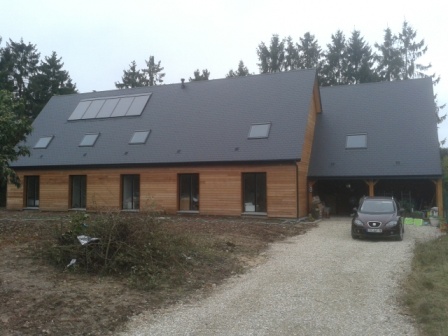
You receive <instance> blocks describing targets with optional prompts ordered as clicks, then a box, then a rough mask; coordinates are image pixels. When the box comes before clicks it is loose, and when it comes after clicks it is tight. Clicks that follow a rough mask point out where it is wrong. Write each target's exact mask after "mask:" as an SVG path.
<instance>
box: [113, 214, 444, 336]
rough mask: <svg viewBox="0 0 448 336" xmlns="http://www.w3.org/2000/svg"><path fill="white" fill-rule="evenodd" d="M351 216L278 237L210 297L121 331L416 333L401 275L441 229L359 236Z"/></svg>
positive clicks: (136, 320)
mask: <svg viewBox="0 0 448 336" xmlns="http://www.w3.org/2000/svg"><path fill="white" fill-rule="evenodd" d="M349 223H350V219H348V218H345V219H342V218H341V219H331V220H325V221H322V222H321V223H320V224H319V227H318V228H315V229H312V230H311V231H310V232H308V233H307V234H305V235H303V236H297V237H294V238H291V239H288V240H286V241H283V242H280V243H275V244H273V245H272V247H271V248H270V249H269V251H268V252H267V257H268V260H267V262H266V263H264V264H262V265H260V266H258V267H256V268H254V269H253V270H251V271H250V272H248V273H246V274H244V275H242V276H240V277H235V278H232V279H230V280H229V281H228V282H227V283H225V284H224V285H222V286H219V287H218V288H217V289H216V291H215V293H213V294H212V295H211V296H210V297H208V298H205V299H203V300H199V301H198V302H194V303H188V304H179V305H176V306H174V307H172V308H170V309H169V310H166V311H162V312H160V313H159V314H156V315H151V314H142V315H140V316H138V317H136V318H134V319H133V320H132V321H131V322H130V323H129V324H128V330H129V331H128V332H127V333H125V334H122V335H152V336H153V335H164V336H167V335H207V336H209V335H238V336H242V335H257V336H259V335H288V336H289V335H344V336H347V335H375V336H379V335H417V330H416V329H415V327H414V326H413V324H412V320H411V319H410V318H409V317H408V316H406V315H402V314H400V309H399V308H398V305H397V302H396V297H397V294H398V292H399V290H400V287H399V281H400V280H401V279H402V278H403V276H404V275H405V274H406V272H408V270H409V269H410V261H411V257H412V250H413V246H414V244H415V242H416V241H417V240H425V239H429V238H433V237H436V235H437V232H438V229H436V228H433V227H429V226H423V227H415V226H406V227H405V238H404V241H402V242H394V241H366V240H359V241H358V240H352V238H351V237H350V224H349Z"/></svg>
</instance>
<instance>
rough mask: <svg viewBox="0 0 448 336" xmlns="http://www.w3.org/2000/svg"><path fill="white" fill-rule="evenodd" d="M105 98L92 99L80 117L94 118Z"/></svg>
mask: <svg viewBox="0 0 448 336" xmlns="http://www.w3.org/2000/svg"><path fill="white" fill-rule="evenodd" d="M104 102H105V100H104V99H98V100H94V101H92V103H91V104H90V106H89V107H88V108H87V111H86V113H84V115H83V116H82V119H94V118H96V115H97V114H98V112H99V110H100V109H101V107H102V106H103V104H104Z"/></svg>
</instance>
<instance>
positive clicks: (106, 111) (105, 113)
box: [96, 98, 120, 118]
mask: <svg viewBox="0 0 448 336" xmlns="http://www.w3.org/2000/svg"><path fill="white" fill-rule="evenodd" d="M119 101H120V99H118V98H116V99H107V100H106V101H105V102H104V105H103V107H101V110H100V111H99V112H98V114H97V115H96V117H97V118H109V117H110V116H111V115H112V112H113V111H114V109H115V107H116V106H117V104H118V102H119Z"/></svg>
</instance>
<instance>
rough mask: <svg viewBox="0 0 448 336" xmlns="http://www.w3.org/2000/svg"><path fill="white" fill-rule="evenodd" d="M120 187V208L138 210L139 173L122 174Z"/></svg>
mask: <svg viewBox="0 0 448 336" xmlns="http://www.w3.org/2000/svg"><path fill="white" fill-rule="evenodd" d="M122 188H123V192H122V208H123V209H124V210H138V209H139V208H140V175H123V176H122Z"/></svg>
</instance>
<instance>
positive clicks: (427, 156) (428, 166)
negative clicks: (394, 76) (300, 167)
mask: <svg viewBox="0 0 448 336" xmlns="http://www.w3.org/2000/svg"><path fill="white" fill-rule="evenodd" d="M321 99H322V105H323V112H322V113H321V114H319V115H318V116H317V122H316V130H315V136H314V143H313V148H312V155H311V164H310V168H309V176H310V177H315V178H318V177H321V178H322V177H386V176H389V177H398V176H440V175H441V164H440V154H439V142H438V137H437V119H436V115H435V113H434V99H433V91H432V82H431V79H430V78H423V79H412V80H406V81H396V82H380V83H370V84H360V85H346V86H335V87H322V88H321ZM360 133H366V134H367V148H364V149H346V148H345V145H346V136H347V135H350V134H360Z"/></svg>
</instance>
